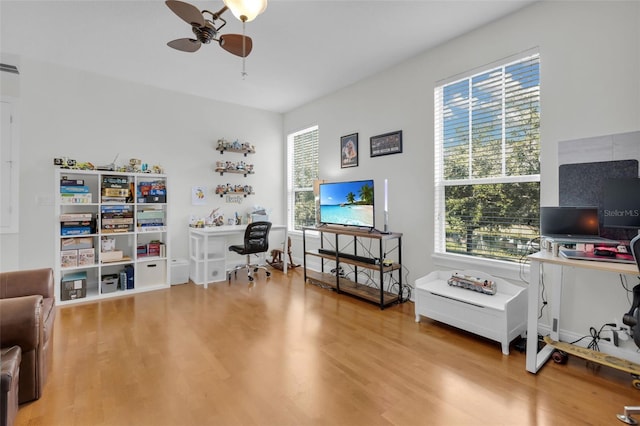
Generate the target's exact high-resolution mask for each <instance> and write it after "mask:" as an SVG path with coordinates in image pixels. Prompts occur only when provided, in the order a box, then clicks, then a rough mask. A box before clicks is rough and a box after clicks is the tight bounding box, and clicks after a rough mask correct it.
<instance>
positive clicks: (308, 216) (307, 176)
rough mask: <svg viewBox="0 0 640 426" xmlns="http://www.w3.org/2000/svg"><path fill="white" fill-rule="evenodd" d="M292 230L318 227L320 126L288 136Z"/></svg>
mask: <svg viewBox="0 0 640 426" xmlns="http://www.w3.org/2000/svg"><path fill="white" fill-rule="evenodd" d="M287 146H288V150H287V159H288V174H287V181H288V193H287V205H288V227H289V229H290V230H296V231H301V230H302V227H304V226H313V225H315V223H316V202H315V196H314V193H313V182H314V180H316V179H318V126H314V127H309V128H307V129H304V130H301V131H299V132H296V133H291V134H289V136H287Z"/></svg>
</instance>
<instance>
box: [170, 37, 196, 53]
mask: <svg viewBox="0 0 640 426" xmlns="http://www.w3.org/2000/svg"><path fill="white" fill-rule="evenodd" d="M167 46H169V47H173V48H174V49H176V50H181V51H183V52H195V51H196V50H198V49H200V46H202V43H200V42H199V41H198V40H194V39H192V38H179V39H177V40H172V41H170V42H169V43H167Z"/></svg>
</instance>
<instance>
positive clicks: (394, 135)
mask: <svg viewBox="0 0 640 426" xmlns="http://www.w3.org/2000/svg"><path fill="white" fill-rule="evenodd" d="M370 142H371V156H372V157H378V156H380V155H389V154H400V153H401V152H402V130H398V131H395V132H391V133H385V134H383V135H378V136H372V137H371V139H370Z"/></svg>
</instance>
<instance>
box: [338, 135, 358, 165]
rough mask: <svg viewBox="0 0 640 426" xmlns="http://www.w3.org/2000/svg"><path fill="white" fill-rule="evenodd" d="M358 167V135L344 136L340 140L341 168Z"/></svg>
mask: <svg viewBox="0 0 640 426" xmlns="http://www.w3.org/2000/svg"><path fill="white" fill-rule="evenodd" d="M356 166H358V134H357V133H353V134H351V135H347V136H342V137H341V138H340V167H342V168H345V167H356Z"/></svg>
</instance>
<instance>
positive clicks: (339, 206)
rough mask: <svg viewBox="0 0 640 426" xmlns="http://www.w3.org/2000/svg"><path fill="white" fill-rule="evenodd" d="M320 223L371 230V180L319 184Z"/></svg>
mask: <svg viewBox="0 0 640 426" xmlns="http://www.w3.org/2000/svg"><path fill="white" fill-rule="evenodd" d="M320 222H322V223H327V224H335V225H351V226H364V227H370V228H373V226H374V211H373V180H364V181H353V182H336V183H324V184H321V185H320Z"/></svg>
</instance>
